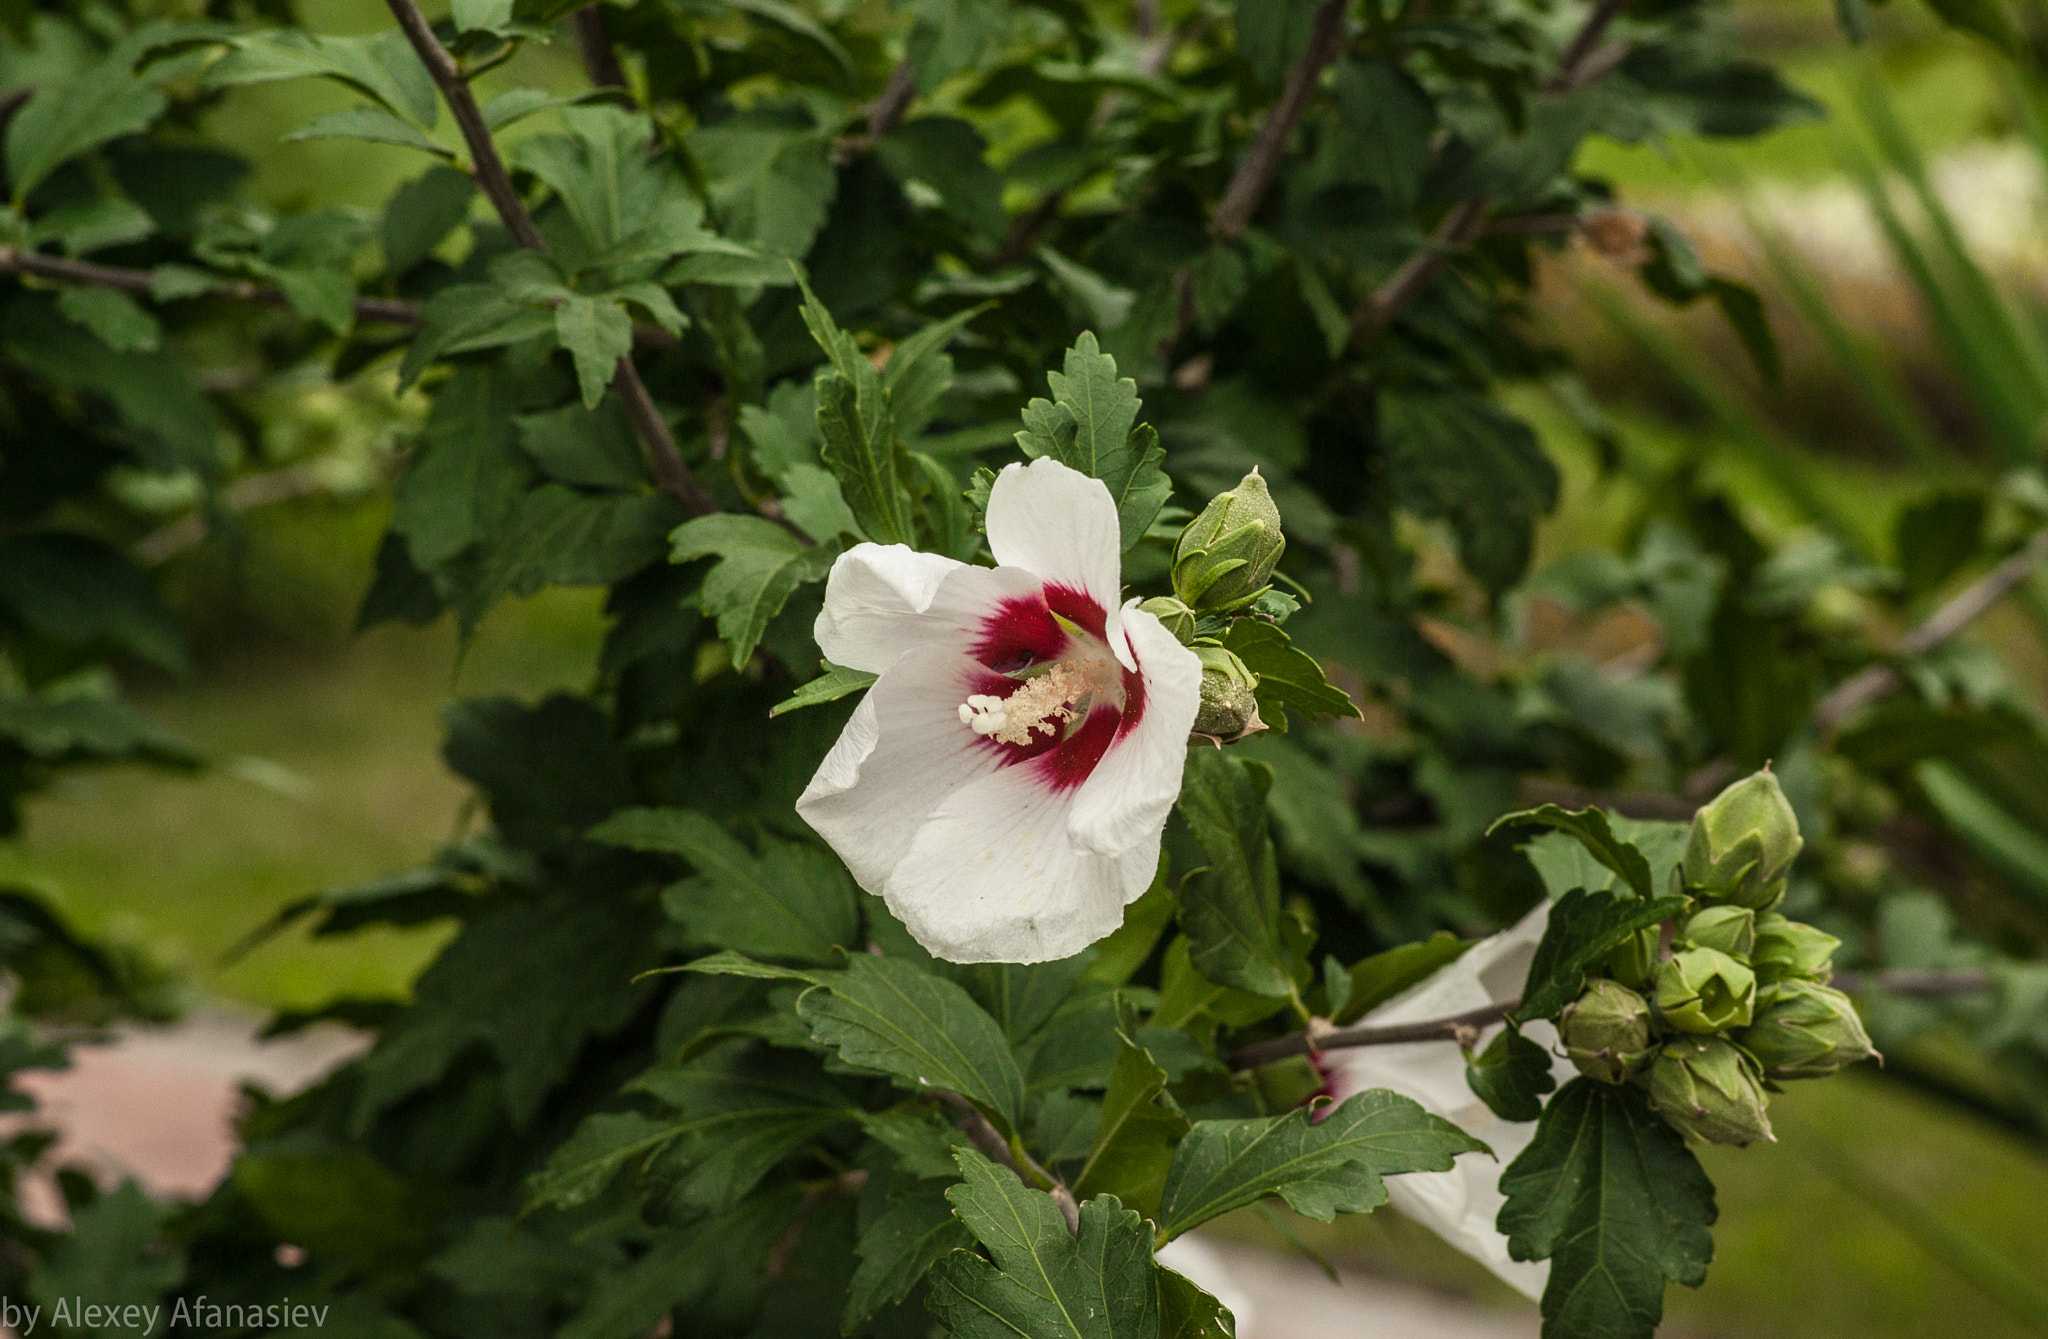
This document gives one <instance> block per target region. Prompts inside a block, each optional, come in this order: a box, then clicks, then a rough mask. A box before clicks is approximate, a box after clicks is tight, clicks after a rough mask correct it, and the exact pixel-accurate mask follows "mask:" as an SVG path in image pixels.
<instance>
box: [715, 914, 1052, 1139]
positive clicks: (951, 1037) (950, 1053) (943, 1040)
mask: <svg viewBox="0 0 2048 1339" xmlns="http://www.w3.org/2000/svg"><path fill="white" fill-rule="evenodd" d="M685 970H687V971H692V972H705V973H711V974H716V975H721V976H748V977H755V978H763V979H769V980H783V981H807V982H809V983H811V984H812V985H813V986H815V987H817V989H815V990H810V991H806V992H805V993H804V996H803V998H802V999H800V1000H799V1001H798V1002H797V1013H798V1016H799V1017H801V1018H802V1019H803V1020H804V1022H806V1023H808V1024H809V1025H810V1028H811V1036H812V1038H813V1039H814V1040H816V1041H817V1042H819V1043H820V1044H821V1045H825V1046H830V1047H832V1048H833V1049H834V1050H836V1051H838V1052H839V1058H840V1059H842V1060H844V1061H845V1062H846V1063H847V1064H849V1065H855V1066H858V1067H860V1068H862V1069H870V1070H875V1071H877V1072H879V1073H883V1074H887V1075H890V1076H891V1077H892V1078H894V1079H895V1080H896V1082H897V1085H898V1086H899V1087H903V1088H907V1089H910V1090H911V1091H913V1092H930V1091H933V1090H939V1091H944V1092H954V1093H958V1094H960V1095H961V1096H962V1097H965V1098H966V1099H967V1100H968V1101H970V1102H972V1103H974V1104H975V1105H976V1106H978V1107H980V1108H981V1110H982V1112H983V1113H984V1114H985V1115H987V1116H988V1117H989V1119H990V1120H991V1121H993V1122H994V1123H995V1126H996V1128H997V1129H998V1130H1000V1131H1002V1132H1003V1133H1005V1134H1010V1133H1014V1132H1015V1130H1016V1129H1017V1122H1018V1118H1019V1115H1020V1113H1021V1112H1022V1110H1023V1107H1024V1076H1023V1074H1022V1073H1021V1072H1020V1071H1019V1070H1018V1068H1017V1060H1016V1057H1015V1056H1014V1055H1012V1054H1011V1053H1010V1044H1009V1041H1008V1040H1007V1039H1006V1038H1005V1037H1004V1036H1003V1029H1002V1027H1001V1026H1000V1025H999V1024H998V1023H997V1022H996V1020H995V1019H993V1018H991V1017H989V1015H988V1011H987V1010H985V1009H983V1008H982V1007H981V1006H980V1005H979V1004H976V1003H975V1002H974V997H973V996H971V995H969V994H968V993H967V992H966V990H964V989H962V988H961V987H960V986H959V985H958V984H956V983H955V982H952V981H948V980H947V979H946V978H945V977H942V976H933V975H932V974H931V973H929V972H927V971H925V970H923V969H921V968H919V967H918V966H917V965H916V964H914V963H912V962H910V961H908V960H907V959H903V958H878V957H875V956H874V955H872V954H867V953H856V954H853V955H852V956H850V957H849V958H848V959H847V964H846V968H845V970H843V971H836V972H832V971H818V970H816V969H811V968H797V967H775V966H771V965H769V964H767V963H762V962H756V961H754V960H753V959H751V958H749V957H747V956H746V955H745V954H742V953H734V952H731V951H730V950H728V951H726V952H722V953H714V954H712V955H711V956H710V957H708V958H699V959H697V960H696V961H695V962H692V963H690V964H689V965H688V966H687V967H686V968H685Z"/></svg>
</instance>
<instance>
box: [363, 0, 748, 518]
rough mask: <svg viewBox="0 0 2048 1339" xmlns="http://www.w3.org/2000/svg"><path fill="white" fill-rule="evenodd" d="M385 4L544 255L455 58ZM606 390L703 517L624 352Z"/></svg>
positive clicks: (697, 487) (489, 177) (704, 505)
mask: <svg viewBox="0 0 2048 1339" xmlns="http://www.w3.org/2000/svg"><path fill="white" fill-rule="evenodd" d="M386 3H387V4H388V5H389V6H390V8H391V13H392V16H393V17H395V18H396V19H397V20H398V26H399V29H400V30H401V31H402V32H404V33H405V36H406V40H407V41H409V42H411V43H412V48H413V50H414V51H415V52H417V53H418V54H419V58H420V63H421V64H423V65H425V66H426V67H427V73H428V74H429V75H431V76H432V77H433V80H434V86H435V87H436V88H438V89H440V90H441V96H442V97H443V98H444V99H446V100H447V103H448V109H449V110H450V111H452V112H453V113H455V123H456V125H458V126H460V127H461V129H462V139H463V142H464V143H465V144H467V145H468V146H469V156H470V160H471V168H470V170H471V172H472V174H473V175H474V176H475V177H476V182H477V185H478V186H479V187H480V188H481V189H482V190H483V193H484V195H485V197H486V198H488V199H489V200H490V202H491V205H492V207H493V208H495V209H496V210H497V211H498V218H499V219H500V220H501V221H503V223H504V224H505V230H506V231H507V232H509V233H511V234H512V237H513V240H514V241H516V242H518V243H519V245H520V246H521V247H522V248H524V249H525V250H528V251H538V252H540V253H541V254H542V255H546V254H548V244H547V241H546V240H545V239H544V238H542V236H541V235H540V229H538V228H536V227H535V226H534V223H533V215H531V214H529V213H527V212H526V203H525V202H524V201H523V200H521V199H520V198H519V192H518V191H516V190H514V189H513V187H512V177H511V174H510V173H508V172H507V171H506V170H505V160H504V159H502V158H500V157H499V156H498V146H497V143H496V142H495V141H494V140H492V138H491V131H490V127H488V126H486V125H485V124H484V118H483V113H482V112H481V111H480V110H478V108H477V105H476V97H475V95H474V94H472V93H471V92H470V91H469V83H468V81H467V80H465V79H464V78H463V77H462V71H461V70H460V69H459V68H458V67H457V66H456V64H455V58H454V57H453V56H451V55H449V54H448V48H446V47H444V46H442V45H441V39H440V38H438V37H436V36H434V30H433V29H432V28H431V27H429V26H428V25H427V19H426V16H425V15H424V14H422V13H420V7H419V5H418V3H417V0H386ZM612 389H614V390H616V391H617V392H618V393H619V400H620V402H621V403H622V404H623V405H624V406H625V409H626V416H627V417H628V418H630V419H631V420H632V421H633V428H634V430H635V431H636V432H637V433H638V434H639V436H640V441H641V443H642V444H643V445H644V446H645V447H646V448H647V456H648V460H649V461H650V462H651V464H652V467H653V470H654V477H655V480H656V481H657V482H658V483H659V484H660V485H661V486H662V487H663V488H665V489H667V490H668V491H669V492H671V493H673V494H675V495H676V497H678V498H680V499H681V500H682V503H683V505H684V506H685V507H687V508H689V510H690V512H691V513H692V514H693V515H697V516H708V515H710V514H711V513H712V512H715V511H717V510H718V504H717V503H716V502H714V501H713V500H712V497H711V494H710V493H708V492H706V491H705V489H704V486H703V485H702V484H700V483H699V482H697V477H696V476H695V475H694V474H692V473H691V472H690V467H689V465H688V464H686V463H685V462H684V460H683V453H682V452H681V451H680V450H678V449H677V447H676V439H675V438H674V437H673V436H672V435H670V433H669V430H668V424H667V423H665V422H664V421H663V420H662V417H661V413H660V411H659V410H657V409H656V408H655V407H654V398H653V397H652V396H650V395H649V394H648V393H647V387H646V385H645V384H644V383H643V382H642V381H641V380H640V372H639V369H638V368H636V367H634V366H633V359H632V356H631V355H630V354H629V355H627V356H626V357H624V358H621V359H619V366H618V371H617V372H616V373H615V374H614V376H613V378H612Z"/></svg>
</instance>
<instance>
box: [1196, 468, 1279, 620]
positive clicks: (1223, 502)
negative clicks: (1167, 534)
mask: <svg viewBox="0 0 2048 1339" xmlns="http://www.w3.org/2000/svg"><path fill="white" fill-rule="evenodd" d="M1286 549H1287V538H1286V536H1285V535H1283V534H1282V533H1281V532H1280V509H1279V508H1278V507H1276V506H1274V505H1273V495H1272V494H1271V493H1269V492H1268V491H1267V490H1266V481H1265V480H1264V479H1262V478H1260V477H1259V472H1258V471H1257V470H1256V469H1255V470H1253V471H1252V472H1251V473H1250V474H1247V475H1245V476H1244V478H1243V479H1242V480H1240V481H1239V482H1238V485H1237V487H1235V488H1233V489H1231V490H1230V491H1229V492H1227V493H1219V494H1217V495H1216V496H1215V497H1214V498H1212V499H1210V501H1209V505H1208V506H1206V507H1204V508H1202V514H1201V515H1200V516H1197V517H1196V518H1195V519H1194V520H1192V521H1190V522H1188V526H1187V529H1185V530H1183V531H1181V532H1180V539H1179V540H1178V541H1177V542H1176V543H1175V544H1174V546H1173V589H1174V593H1175V594H1176V595H1178V596H1179V597H1180V598H1181V599H1182V600H1183V601H1185V602H1186V603H1187V604H1188V605H1190V606H1191V607H1193V608H1195V609H1201V610H1207V611H1211V612H1216V613H1225V612H1229V611H1232V610H1236V609H1242V608H1244V607H1245V606H1246V605H1248V604H1250V603H1251V602H1252V601H1253V600H1256V599H1257V598H1258V597H1259V593H1260V592H1261V591H1263V590H1265V589H1266V584H1267V583H1268V582H1269V581H1271V580H1272V578H1273V569H1274V568H1275V567H1276V566H1278V565H1279V563H1280V555H1281V554H1282V553H1283V552H1285V551H1286Z"/></svg>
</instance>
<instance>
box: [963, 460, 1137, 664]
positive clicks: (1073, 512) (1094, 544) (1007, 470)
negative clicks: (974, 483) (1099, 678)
mask: <svg viewBox="0 0 2048 1339" xmlns="http://www.w3.org/2000/svg"><path fill="white" fill-rule="evenodd" d="M988 548H989V552H990V553H993V554H994V555H995V558H996V561H997V562H998V563H1000V564H1002V565H1003V566H1004V567H1021V568H1023V569H1024V570H1026V571H1027V572H1031V573H1033V574H1035V575H1036V576H1038V577H1040V578H1042V579H1043V580H1045V581H1046V582H1047V583H1049V584H1052V585H1059V586H1065V587H1067V588H1068V589H1070V590H1077V591H1081V592H1083V593H1085V594H1087V595H1089V596H1091V597H1092V598H1093V599H1094V600H1095V602H1096V603H1097V604H1099V605H1101V606H1102V610H1103V613H1104V615H1105V616H1106V618H1107V621H1108V624H1109V630H1110V638H1109V643H1110V645H1111V646H1112V647H1120V646H1121V639H1120V638H1118V637H1117V636H1116V635H1115V633H1116V623H1117V606H1118V603H1119V602H1120V600H1121V599H1122V596H1123V586H1122V573H1123V537H1122V533H1121V532H1120V531H1119V530H1118V529H1117V520H1116V502H1115V501H1114V500H1113V499H1112V498H1111V497H1110V496H1109V489H1108V488H1107V487H1105V486H1104V484H1103V482H1102V481H1101V480H1100V479H1091V478H1089V477H1088V476H1087V475H1085V474H1083V473H1081V472H1080V471H1079V470H1076V469H1072V468H1070V467H1068V466H1066V465H1062V464H1060V462H1058V461H1057V460H1054V459H1053V458H1052V457H1050V456H1041V457H1039V458H1038V459H1037V460H1034V461H1032V462H1031V463H1030V464H1029V465H1007V466H1005V467H1004V468H1003V472H1002V473H1001V474H998V475H997V476H996V482H995V486H994V487H993V488H991V489H990V490H989V495H988ZM1118 658H1119V659H1121V658H1122V657H1121V655H1120V656H1119V657H1118Z"/></svg>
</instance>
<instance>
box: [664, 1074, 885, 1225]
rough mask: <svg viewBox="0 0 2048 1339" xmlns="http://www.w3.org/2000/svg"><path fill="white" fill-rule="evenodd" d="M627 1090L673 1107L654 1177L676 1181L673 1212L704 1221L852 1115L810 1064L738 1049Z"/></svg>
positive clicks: (841, 1097) (849, 1106) (737, 1200)
mask: <svg viewBox="0 0 2048 1339" xmlns="http://www.w3.org/2000/svg"><path fill="white" fill-rule="evenodd" d="M625 1091H626V1092H628V1093H645V1094H648V1095H650V1096H653V1097H656V1098H658V1099H660V1100H661V1101H663V1102H666V1103H668V1104H669V1106H671V1107H672V1108H674V1115H673V1117H672V1118H671V1119H672V1120H673V1122H674V1124H675V1127H676V1140H675V1142H674V1143H673V1144H672V1145H670V1146H669V1147H668V1149H666V1150H665V1151H664V1152H663V1153H662V1154H661V1155H660V1159H659V1161H658V1163H657V1164H656V1165H655V1166H654V1167H653V1168H652V1170H653V1171H654V1172H655V1173H656V1174H657V1175H659V1176H661V1177H662V1178H663V1179H668V1178H670V1177H675V1178H676V1184H675V1187H674V1189H673V1190H672V1191H671V1192H670V1202H671V1203H674V1204H676V1205H678V1206H679V1207H685V1208H690V1209H700V1210H704V1211H706V1212H710V1213H725V1212H727V1211H729V1210H731V1209H733V1208H735V1207H737V1206H738V1205H739V1203H740V1201H741V1200H743V1199H745V1198H746V1196H747V1195H748V1193H749V1192H751V1191H752V1190H753V1189H754V1187H755V1186H756V1185H758V1184H759V1183H760V1181H761V1178H762V1177H763V1176H765V1175H767V1174H768V1172H769V1171H770V1170H772V1169H773V1168H774V1167H775V1166H776V1165H777V1164H778V1163H781V1162H782V1161H784V1160H785V1159H787V1158H789V1157H791V1156H792V1155H794V1154H796V1153H799V1152H801V1151H802V1150H803V1149H805V1148H806V1147H808V1146H810V1145H811V1144H813V1143H814V1142H816V1140H817V1139H818V1138H819V1136H821V1135H823V1134H825V1133H826V1132H827V1131H828V1130H830V1129H832V1127H833V1126H835V1125H839V1124H841V1123H843V1122H847V1121H851V1120H853V1119H854V1117H855V1116H856V1115H857V1110H856V1109H855V1108H854V1107H853V1106H852V1104H850V1103H849V1102H848V1101H847V1099H846V1097H845V1095H844V1094H843V1093H841V1092H840V1091H839V1090H838V1089H837V1088H836V1087H835V1086H834V1085H833V1084H832V1083H831V1081H830V1080H829V1079H828V1078H827V1077H826V1076H825V1074H824V1073H823V1071H822V1070H821V1069H820V1066H819V1061H818V1058H817V1057H816V1056H813V1055H809V1054H805V1053H802V1052H796V1051H789V1050H767V1051H761V1050H758V1049H756V1048H752V1047H750V1046H749V1045H747V1044H746V1043H738V1044H728V1045H726V1046H724V1047H721V1048H718V1049H716V1050H713V1051H711V1052H710V1053H708V1054H705V1055H702V1056H699V1057H697V1058H696V1059H693V1060H689V1061H685V1062H684V1063H682V1064H677V1065H656V1066H655V1067H654V1068H652V1069H650V1070H648V1071H647V1072H646V1073H644V1074H642V1075H641V1076H640V1077H639V1078H637V1079H634V1080H633V1081H632V1082H631V1083H629V1084H627V1085H626V1088H625ZM678 1174H680V1175H678Z"/></svg>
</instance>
